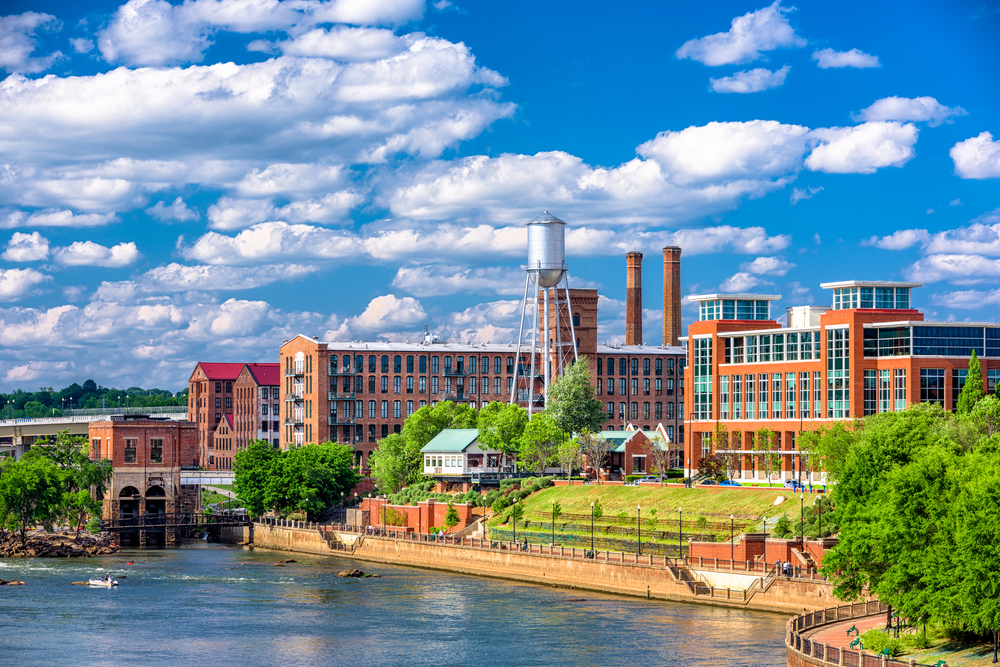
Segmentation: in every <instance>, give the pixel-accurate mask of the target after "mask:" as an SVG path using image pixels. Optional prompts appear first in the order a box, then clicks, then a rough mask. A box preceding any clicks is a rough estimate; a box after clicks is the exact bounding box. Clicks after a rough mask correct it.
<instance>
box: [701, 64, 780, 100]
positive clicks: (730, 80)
mask: <svg viewBox="0 0 1000 667" xmlns="http://www.w3.org/2000/svg"><path fill="white" fill-rule="evenodd" d="M791 69H792V68H791V66H790V65H785V66H784V67H782V68H781V69H779V70H775V71H773V72H772V71H771V70H769V69H764V68H763V67H758V68H757V69H752V70H749V71H743V72H737V73H736V74H734V75H732V76H724V77H722V78H721V79H709V83H710V84H711V86H712V90H714V91H715V92H717V93H759V92H760V91H762V90H770V89H771V88H777V87H778V86H780V85H782V84H784V83H785V77H786V76H788V72H789V70H791Z"/></svg>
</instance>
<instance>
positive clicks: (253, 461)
mask: <svg viewBox="0 0 1000 667" xmlns="http://www.w3.org/2000/svg"><path fill="white" fill-rule="evenodd" d="M282 456H283V454H282V452H279V451H276V450H275V449H274V448H273V447H272V446H271V443H269V442H267V441H266V440H251V441H250V442H249V443H248V444H247V448H246V449H243V450H240V451H238V452H236V454H235V455H234V456H233V489H234V490H235V491H236V495H237V496H238V497H239V499H240V500H242V501H243V506H244V507H246V510H247V513H248V514H249V515H250V516H252V517H254V518H256V517H258V516H261V515H262V514H264V513H265V512H267V510H268V509H269V505H268V502H267V493H268V486H269V484H270V481H271V478H272V476H273V475H274V470H275V466H276V464H277V461H278V460H279V459H280V458H281V457H282Z"/></svg>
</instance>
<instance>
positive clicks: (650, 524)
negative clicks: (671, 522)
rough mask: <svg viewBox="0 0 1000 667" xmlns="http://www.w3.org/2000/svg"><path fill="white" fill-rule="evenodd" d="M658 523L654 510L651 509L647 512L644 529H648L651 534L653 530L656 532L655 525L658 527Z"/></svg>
mask: <svg viewBox="0 0 1000 667" xmlns="http://www.w3.org/2000/svg"><path fill="white" fill-rule="evenodd" d="M659 523H660V520H659V519H657V518H656V508H655V507H654V508H653V509H651V510H649V518H648V519H646V528H648V529H649V532H653V531H654V530H656V527H657V525H659Z"/></svg>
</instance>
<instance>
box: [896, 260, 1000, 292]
mask: <svg viewBox="0 0 1000 667" xmlns="http://www.w3.org/2000/svg"><path fill="white" fill-rule="evenodd" d="M903 275H904V276H905V277H906V279H907V280H920V281H923V282H925V283H935V282H940V281H942V280H947V281H949V282H952V283H955V284H956V285H974V284H976V283H981V282H984V281H995V280H997V279H998V278H1000V260H998V259H988V258H986V257H982V256H980V255H943V254H942V255H928V256H926V257H922V258H920V259H919V260H917V261H916V262H914V263H913V264H911V265H910V266H909V267H907V268H906V269H905V270H904V271H903Z"/></svg>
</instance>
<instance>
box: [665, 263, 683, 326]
mask: <svg viewBox="0 0 1000 667" xmlns="http://www.w3.org/2000/svg"><path fill="white" fill-rule="evenodd" d="M680 337H681V249H680V248H678V247H677V246H674V245H672V246H667V247H666V248H664V249H663V344H664V345H680V341H679V340H678V339H679V338H680Z"/></svg>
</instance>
